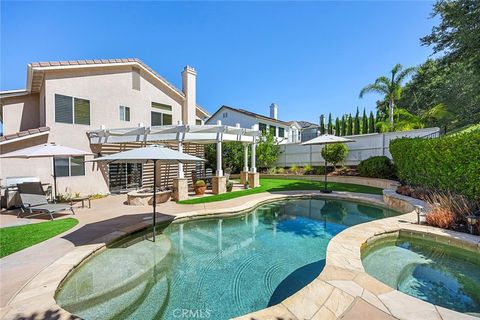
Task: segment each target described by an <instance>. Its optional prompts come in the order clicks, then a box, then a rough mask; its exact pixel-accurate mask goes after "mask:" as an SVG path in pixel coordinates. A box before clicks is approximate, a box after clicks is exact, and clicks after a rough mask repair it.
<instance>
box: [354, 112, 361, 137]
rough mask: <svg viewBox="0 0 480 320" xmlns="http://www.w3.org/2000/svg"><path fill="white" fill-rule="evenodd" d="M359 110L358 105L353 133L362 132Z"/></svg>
mask: <svg viewBox="0 0 480 320" xmlns="http://www.w3.org/2000/svg"><path fill="white" fill-rule="evenodd" d="M359 115H360V114H359V112H358V107H357V112H356V113H355V123H354V127H353V133H354V134H360V118H359Z"/></svg>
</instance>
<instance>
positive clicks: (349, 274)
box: [0, 190, 480, 320]
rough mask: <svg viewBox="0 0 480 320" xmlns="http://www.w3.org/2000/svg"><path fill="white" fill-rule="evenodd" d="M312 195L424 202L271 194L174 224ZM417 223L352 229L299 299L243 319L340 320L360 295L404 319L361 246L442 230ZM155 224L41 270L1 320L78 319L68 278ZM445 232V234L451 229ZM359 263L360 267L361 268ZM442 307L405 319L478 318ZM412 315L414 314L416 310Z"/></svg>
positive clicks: (372, 199)
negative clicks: (410, 230)
mask: <svg viewBox="0 0 480 320" xmlns="http://www.w3.org/2000/svg"><path fill="white" fill-rule="evenodd" d="M392 192H393V193H392ZM306 196H317V197H322V198H335V199H341V200H353V201H358V202H363V203H368V204H373V205H377V206H382V207H390V208H392V209H395V210H399V211H402V212H405V211H411V210H412V208H413V207H412V206H411V205H412V204H416V203H414V202H415V201H419V200H416V199H412V198H408V197H404V196H400V195H397V194H396V193H395V192H394V191H390V190H384V196H383V201H382V199H381V197H379V196H373V195H368V194H358V193H350V192H334V193H332V194H319V193H318V192H312V191H291V192H279V193H265V194H264V195H263V197H261V198H255V199H250V200H249V201H246V202H245V203H244V204H242V205H240V206H236V207H233V208H228V209H220V210H216V209H212V210H206V209H204V210H197V211H191V212H188V213H183V214H179V215H177V216H175V218H174V219H173V220H174V221H176V220H184V219H186V220H189V219H201V218H208V217H212V218H213V217H220V216H234V215H238V214H241V213H242V212H245V211H246V210H251V209H253V208H255V207H257V206H259V205H262V204H265V203H268V202H272V201H278V200H282V199H288V198H291V197H306ZM397 196H398V197H397ZM399 197H401V198H399ZM407 198H408V199H407ZM392 199H393V200H392ZM407 203H408V204H407ZM232 211H233V213H232ZM413 221H416V215H415V214H414V213H413V212H409V213H407V214H402V215H399V216H396V217H392V218H386V219H382V220H376V221H372V222H369V223H364V224H361V225H357V226H353V227H350V228H348V229H346V230H345V231H343V232H341V233H340V234H338V235H336V236H335V237H334V238H333V239H332V240H331V241H330V243H329V245H328V248H327V258H326V266H325V269H324V270H323V271H322V273H321V274H320V276H319V277H318V278H317V279H316V280H314V281H313V282H312V283H310V284H309V285H307V286H306V287H304V288H303V289H301V290H300V291H298V292H297V293H296V294H294V295H293V296H291V297H289V298H287V299H286V300H284V301H283V302H282V303H280V304H278V305H275V306H273V307H270V308H267V309H263V310H259V311H256V312H253V313H250V314H248V315H245V316H241V317H239V318H238V319H252V318H257V319H276V318H277V317H279V316H282V317H284V319H336V318H337V317H339V316H340V315H341V314H343V313H344V312H345V311H346V310H348V309H349V308H350V307H351V305H353V302H354V301H356V299H358V298H357V297H361V298H362V299H364V300H365V301H367V302H369V303H370V304H371V305H373V306H375V307H377V308H378V309H380V310H383V311H384V312H386V314H392V315H394V316H397V317H398V314H401V312H400V313H399V311H398V310H397V309H396V307H397V308H400V309H401V308H402V306H401V305H398V306H397V304H398V303H396V302H395V300H396V299H397V298H398V297H396V296H395V293H394V294H393V295H394V296H393V297H391V295H392V294H391V293H392V292H395V291H396V290H393V289H392V288H389V287H387V286H386V285H385V284H383V283H381V282H379V281H378V280H376V279H374V278H373V277H370V276H369V275H367V274H366V273H365V272H364V270H363V266H362V264H361V260H358V261H357V255H356V252H357V251H358V258H360V248H361V246H362V244H363V243H365V242H367V241H368V239H369V238H366V239H364V238H365V235H367V234H373V236H375V235H379V234H382V233H385V232H394V231H395V227H396V228H397V230H399V229H398V227H399V224H402V225H401V226H402V228H403V227H407V226H414V227H420V228H421V227H423V228H429V229H436V228H431V227H425V226H417V225H411V222H413ZM377 223H381V224H377ZM150 225H151V224H150V222H147V221H145V222H142V223H139V224H136V225H132V226H129V227H127V228H123V229H120V230H118V231H114V232H112V233H110V234H107V235H105V236H103V237H101V238H99V239H95V240H94V242H97V243H95V244H89V245H84V246H80V247H76V248H75V249H74V250H72V251H70V252H69V253H67V254H65V255H64V256H63V257H62V258H60V259H58V260H57V261H55V262H54V263H52V264H51V265H49V266H48V267H46V268H45V269H43V270H42V271H40V272H39V274H37V276H35V277H34V278H33V279H32V280H31V281H30V282H29V283H27V284H26V285H25V286H24V287H23V288H22V289H21V290H20V291H19V292H18V293H17V294H16V295H15V296H14V297H13V298H12V300H11V301H10V303H9V304H8V306H7V307H5V308H2V310H0V316H1V318H2V319H18V318H19V317H21V316H27V317H29V316H31V315H32V314H37V315H42V314H48V313H49V312H50V313H53V314H54V315H55V316H58V319H74V318H75V317H74V316H73V315H72V314H70V313H69V312H68V311H66V310H64V309H62V308H61V307H60V306H58V305H57V304H56V301H55V294H56V292H57V290H58V288H59V287H60V285H61V283H62V282H63V281H64V279H66V278H67V277H68V275H69V274H70V273H71V272H73V271H74V270H75V269H76V268H77V267H78V266H80V265H81V264H82V263H83V262H84V261H85V260H86V259H87V258H89V257H90V256H91V255H93V254H96V253H98V252H99V250H100V251H101V250H102V249H103V248H105V247H106V246H107V245H108V244H111V243H112V242H115V241H117V240H118V239H120V238H123V237H125V236H127V235H129V234H132V233H134V232H137V231H140V230H142V229H145V228H148V227H149V226H150ZM360 226H364V227H365V230H363V228H362V229H361V230H360V231H358V230H354V232H353V233H352V234H351V235H350V233H351V232H350V231H351V229H357V227H360ZM438 230H440V229H438ZM441 231H443V232H445V230H441ZM362 232H363V234H362ZM351 236H353V237H351ZM466 236H468V235H466ZM362 237H363V238H362ZM476 238H480V237H476ZM362 240H364V241H362ZM359 241H360V243H359ZM476 241H477V244H478V245H479V246H480V241H479V240H478V239H476ZM358 262H359V263H360V265H358ZM396 292H397V293H398V294H401V295H403V296H406V298H405V297H403V296H402V297H400V300H401V301H403V300H405V299H407V300H408V309H409V310H411V308H410V307H411V305H412V302H411V301H410V300H411V299H413V300H415V303H414V304H415V305H416V304H418V303H419V302H420V303H422V304H427V305H430V304H428V303H426V302H423V301H421V300H419V299H416V298H413V297H410V296H407V295H405V294H403V293H400V292H398V291H396ZM402 299H403V300H402ZM390 302H392V303H393V306H392V305H390V304H391V303H390ZM432 306H433V305H432ZM438 308H441V307H436V306H434V312H436V313H435V315H437V316H436V317H429V316H430V315H432V312H431V310H430V309H431V308H426V307H425V306H423V308H420V309H418V311H420V313H417V314H410V316H408V317H404V316H402V317H401V318H404V319H418V317H422V318H426V319H430V318H431V319H443V320H447V319H462V317H464V319H478V318H474V317H470V316H465V315H463V314H461V313H458V312H454V311H450V310H448V309H444V310H440V311H438V310H439V309H438ZM441 309H443V308H441ZM425 310H426V312H425ZM400 311H401V310H400ZM411 313H414V312H413V311H412V312H411ZM440 314H441V317H440ZM411 316H413V317H411Z"/></svg>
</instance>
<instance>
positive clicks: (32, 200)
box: [17, 193, 75, 220]
mask: <svg viewBox="0 0 480 320" xmlns="http://www.w3.org/2000/svg"><path fill="white" fill-rule="evenodd" d="M20 199H21V200H22V211H23V212H25V211H28V212H29V213H30V215H28V216H29V217H32V216H37V215H41V214H45V212H46V213H48V214H49V215H50V219H52V220H53V214H54V213H56V212H60V211H67V210H70V211H72V214H75V212H74V211H73V208H72V206H71V205H69V204H63V203H48V201H47V198H46V197H45V196H42V195H39V194H29V193H20ZM34 211H41V213H37V214H33V212H34ZM17 217H20V212H19V213H18V215H17Z"/></svg>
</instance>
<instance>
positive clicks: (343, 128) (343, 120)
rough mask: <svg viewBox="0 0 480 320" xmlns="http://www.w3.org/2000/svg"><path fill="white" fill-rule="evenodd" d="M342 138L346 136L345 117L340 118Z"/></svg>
mask: <svg viewBox="0 0 480 320" xmlns="http://www.w3.org/2000/svg"><path fill="white" fill-rule="evenodd" d="M341 135H342V136H346V135H347V121H346V120H345V115H343V116H342V134H341Z"/></svg>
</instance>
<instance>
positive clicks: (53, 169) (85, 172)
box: [52, 156, 87, 178]
mask: <svg viewBox="0 0 480 320" xmlns="http://www.w3.org/2000/svg"><path fill="white" fill-rule="evenodd" d="M79 157H83V174H82V175H76V176H72V158H79ZM56 159H67V157H59V158H55V157H53V161H52V175H53V173H54V172H55V160H56ZM86 175H87V170H86V168H85V156H78V157H68V176H57V178H71V177H85V176H86Z"/></svg>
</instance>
